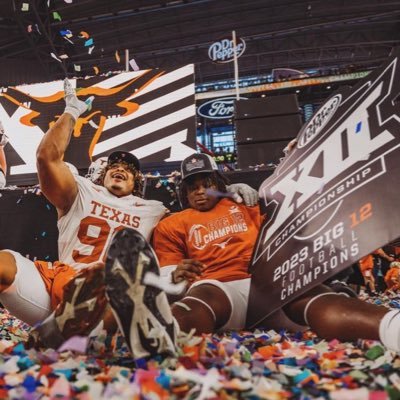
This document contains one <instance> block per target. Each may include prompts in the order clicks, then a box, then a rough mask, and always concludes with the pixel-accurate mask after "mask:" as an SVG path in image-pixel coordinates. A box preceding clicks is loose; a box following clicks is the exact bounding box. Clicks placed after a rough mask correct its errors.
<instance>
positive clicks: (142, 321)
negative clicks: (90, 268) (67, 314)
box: [106, 229, 177, 360]
mask: <svg viewBox="0 0 400 400" xmlns="http://www.w3.org/2000/svg"><path fill="white" fill-rule="evenodd" d="M146 274H149V275H152V276H153V281H154V276H156V277H158V276H159V275H160V272H159V266H158V262H157V257H156V255H155V254H154V251H153V249H152V248H151V246H150V245H149V244H148V243H147V242H146V240H145V239H144V237H143V236H142V235H141V234H140V233H139V232H137V231H135V230H134V229H123V230H121V231H119V232H117V233H116V234H115V236H114V238H113V240H112V242H111V245H110V247H109V249H108V252H107V260H106V295H107V297H108V299H109V302H110V305H111V308H112V310H113V312H114V315H115V318H116V320H117V322H118V325H119V327H120V329H121V331H122V333H123V335H124V336H125V340H126V342H127V344H128V347H129V349H130V350H131V353H132V355H133V358H134V359H136V360H137V359H140V358H146V357H151V356H155V355H158V354H167V355H174V354H175V351H176V349H175V338H176V329H177V327H176V326H177V324H176V321H175V319H174V318H173V316H172V312H171V308H170V306H169V303H168V299H167V296H166V294H165V292H164V291H163V290H162V289H159V288H157V287H155V286H153V285H152V284H151V283H147V282H148V281H147V282H146V280H145V279H144V278H145V276H146ZM175 324H176V325H175Z"/></svg>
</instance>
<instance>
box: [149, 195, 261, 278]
mask: <svg viewBox="0 0 400 400" xmlns="http://www.w3.org/2000/svg"><path fill="white" fill-rule="evenodd" d="M261 221H262V218H261V215H260V210H259V207H258V206H257V207H247V206H245V205H243V204H237V203H235V202H233V201H232V200H230V199H222V200H220V201H219V203H218V204H217V205H216V206H215V207H214V208H213V209H212V210H210V211H206V212H204V211H203V212H202V211H197V210H194V209H191V208H190V209H187V210H184V211H181V212H179V213H177V214H174V215H171V216H170V217H167V218H165V219H163V220H162V221H161V222H160V223H159V224H158V225H157V227H156V228H155V230H154V235H153V247H154V250H155V252H156V254H157V256H158V259H159V262H160V266H161V267H165V266H169V265H177V264H179V263H180V262H181V261H182V260H183V259H187V258H191V259H195V260H198V261H200V262H202V263H203V264H204V265H205V266H206V268H205V270H204V271H203V273H202V275H201V278H200V279H216V280H219V281H223V282H224V281H225V282H227V281H232V280H237V279H244V278H248V277H249V276H250V275H249V273H248V271H247V269H248V264H249V261H250V258H251V254H252V251H253V246H254V244H255V241H256V238H257V235H258V231H259V229H260V225H261Z"/></svg>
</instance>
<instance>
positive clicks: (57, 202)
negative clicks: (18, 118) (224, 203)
mask: <svg viewBox="0 0 400 400" xmlns="http://www.w3.org/2000/svg"><path fill="white" fill-rule="evenodd" d="M64 91H65V101H66V108H65V111H64V113H63V114H62V115H61V117H60V118H59V119H58V120H57V122H56V123H55V124H54V125H53V126H52V127H51V128H50V129H49V130H48V132H47V133H46V134H45V135H44V137H43V139H42V141H41V143H40V144H39V146H38V149H37V167H38V176H39V183H40V188H41V190H42V192H43V194H44V195H45V196H46V198H47V199H48V200H49V201H50V202H51V203H52V204H53V205H54V206H55V207H56V209H57V214H58V228H59V241H58V247H59V258H60V260H61V261H62V263H61V262H55V263H49V262H40V261H35V262H32V261H30V260H29V259H27V258H25V257H23V256H22V255H21V254H19V253H17V252H14V251H12V250H3V251H0V302H1V303H2V304H3V305H4V307H6V308H7V309H8V310H9V311H10V312H11V313H12V314H13V315H15V316H16V317H18V318H20V319H21V320H23V321H24V322H26V323H28V324H30V325H32V326H33V325H36V324H38V323H39V322H41V321H43V320H45V319H46V318H47V325H49V324H50V325H56V326H55V328H57V327H58V328H60V327H62V329H61V331H60V332H58V333H59V334H60V335H62V334H63V332H62V330H63V329H65V330H67V331H68V329H69V327H68V323H69V321H68V318H66V317H65V315H62V314H63V311H64V310H58V314H60V315H61V316H62V319H63V321H59V320H57V317H58V316H59V315H58V314H57V313H56V314H54V313H53V314H52V312H53V310H55V309H56V307H57V305H58V304H59V303H60V302H61V300H63V302H64V303H66V304H64V306H65V305H67V306H68V305H69V306H73V307H75V308H76V309H77V310H78V311H79V310H80V309H81V312H82V313H83V314H82V316H83V315H84V311H85V307H87V305H88V304H89V305H90V304H91V301H92V303H93V302H96V300H97V304H96V305H93V307H95V308H96V307H97V308H99V310H98V312H97V313H94V317H95V318H97V319H99V320H100V317H101V316H102V313H103V311H104V304H105V298H104V299H103V298H101V299H100V300H99V299H98V298H97V299H96V296H95V295H96V294H97V295H98V293H97V292H96V291H98V290H100V291H101V290H103V289H102V288H101V286H102V287H103V288H104V282H103V280H104V279H103V263H102V260H103V257H104V253H105V251H106V248H107V246H108V242H109V241H110V239H111V237H112V235H113V234H114V233H115V232H116V231H118V230H120V229H122V228H123V227H131V228H132V227H133V228H135V229H137V230H138V231H140V232H141V233H142V234H143V235H144V236H146V237H147V238H150V235H151V232H152V229H153V227H154V226H155V225H156V224H157V222H158V221H159V220H160V219H161V218H162V216H163V215H164V214H165V213H166V212H167V209H166V208H165V207H164V206H163V204H162V203H161V202H159V201H155V200H144V199H142V198H140V197H138V196H136V195H134V193H135V192H136V190H137V189H139V186H140V182H141V174H140V165H139V161H138V159H137V158H136V157H135V156H134V155H133V154H131V153H128V152H123V151H117V152H114V153H112V154H111V155H110V156H109V157H108V160H107V165H106V167H105V169H104V173H103V176H102V180H101V181H102V185H101V186H100V185H96V184H94V183H93V182H91V181H90V180H89V179H86V178H83V177H81V176H79V175H76V174H73V173H72V172H71V171H70V169H69V168H68V166H67V165H66V163H65V162H64V161H63V158H64V153H65V151H66V149H67V146H68V143H69V141H70V137H71V133H72V130H73V127H74V125H75V122H76V121H77V119H78V118H79V116H80V115H81V114H82V113H83V112H85V111H86V109H87V108H88V102H86V103H85V102H83V101H80V100H79V99H78V98H77V97H76V94H75V90H74V89H73V88H72V86H71V84H70V82H69V81H68V80H65V82H64ZM87 267H89V269H90V270H91V271H90V272H77V271H80V270H82V269H86V268H87ZM77 274H80V275H78V276H82V279H79V278H78V279H76V275H77ZM73 277H74V279H71V278H73ZM64 295H65V296H64ZM63 296H64V297H63ZM78 296H79V297H80V300H79V302H80V303H82V305H81V308H79V304H77V303H76V298H77V297H78ZM97 297H98V296H97ZM64 314H65V313H64ZM72 314H74V313H72ZM69 316H70V317H71V315H69ZM73 316H75V317H76V315H73ZM79 319H80V320H81V322H82V326H74V327H70V328H73V329H76V330H77V331H79V332H80V333H81V334H85V333H87V332H86V331H85V327H86V325H89V324H88V321H85V318H78V320H79ZM71 323H75V322H74V321H71ZM90 323H91V324H93V321H90ZM45 325H46V324H45ZM56 330H57V329H56ZM71 332H72V331H71ZM51 344H52V343H49V345H51ZM55 345H57V343H54V346H55ZM54 346H53V347H54Z"/></svg>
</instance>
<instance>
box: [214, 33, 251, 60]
mask: <svg viewBox="0 0 400 400" xmlns="http://www.w3.org/2000/svg"><path fill="white" fill-rule="evenodd" d="M245 50H246V42H245V41H244V40H243V39H242V38H239V37H238V38H236V56H237V57H238V58H239V57H240V56H241V55H242V54H243V53H244V51H245ZM233 56H234V51H233V40H232V39H229V38H227V39H221V40H219V41H218V42H214V43H213V44H212V45H211V46H210V47H209V48H208V57H210V59H211V61H213V62H216V63H228V62H231V61H233V58H234V57H233Z"/></svg>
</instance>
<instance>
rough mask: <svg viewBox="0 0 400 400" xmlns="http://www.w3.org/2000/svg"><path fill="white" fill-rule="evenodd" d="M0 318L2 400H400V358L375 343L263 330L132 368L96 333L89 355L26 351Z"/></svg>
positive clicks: (21, 329) (120, 349)
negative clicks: (5, 399)
mask: <svg viewBox="0 0 400 400" xmlns="http://www.w3.org/2000/svg"><path fill="white" fill-rule="evenodd" d="M366 300H367V301H369V302H375V301H376V300H377V299H373V298H368V299H366ZM381 301H382V302H383V303H387V302H391V301H393V299H385V298H383V300H382V299H381ZM0 318H1V325H0V398H12V399H22V398H25V399H39V398H53V399H55V398H64V399H67V398H76V399H139V398H142V399H226V400H230V399H250V400H253V399H272V400H275V399H277V400H284V399H298V400H300V399H301V400H305V399H320V400H322V399H333V400H347V399H349V400H357V399H360V400H362V399H365V400H389V399H399V398H400V373H399V371H400V356H399V355H396V354H394V353H391V352H389V351H387V350H386V349H384V348H383V347H382V345H381V344H380V343H379V342H377V341H371V340H364V341H361V340H359V341H358V342H354V343H349V342H346V343H344V342H340V341H338V340H331V341H325V340H320V339H319V338H317V337H316V336H315V334H314V333H312V332H311V331H306V332H303V333H288V332H285V331H282V332H275V331H272V330H267V329H266V330H255V331H251V332H250V331H241V332H228V333H225V334H218V335H217V334H215V335H203V336H201V337H198V336H191V335H181V336H180V337H179V348H178V356H177V357H176V358H172V357H169V358H161V357H155V358H154V359H152V360H148V361H145V360H143V361H142V362H141V363H140V367H137V366H135V364H134V362H133V361H132V359H131V358H130V355H129V352H128V350H127V347H126V345H125V342H124V340H123V338H122V336H120V335H115V336H113V337H111V336H107V335H106V334H105V333H104V331H100V332H99V333H98V335H97V336H96V337H95V338H91V339H90V340H89V345H88V351H87V353H86V354H82V351H83V349H84V348H85V347H86V345H87V338H80V337H75V338H72V339H71V340H69V341H68V342H66V343H65V344H64V346H63V347H62V348H60V349H58V351H55V350H52V349H42V350H41V351H38V350H34V349H29V350H28V349H26V347H25V346H24V342H25V341H26V340H27V338H28V335H29V331H30V328H29V326H27V325H25V324H23V323H21V322H20V321H18V320H17V319H15V318H13V317H11V316H10V315H9V314H8V313H7V312H6V311H5V310H1V309H0Z"/></svg>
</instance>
